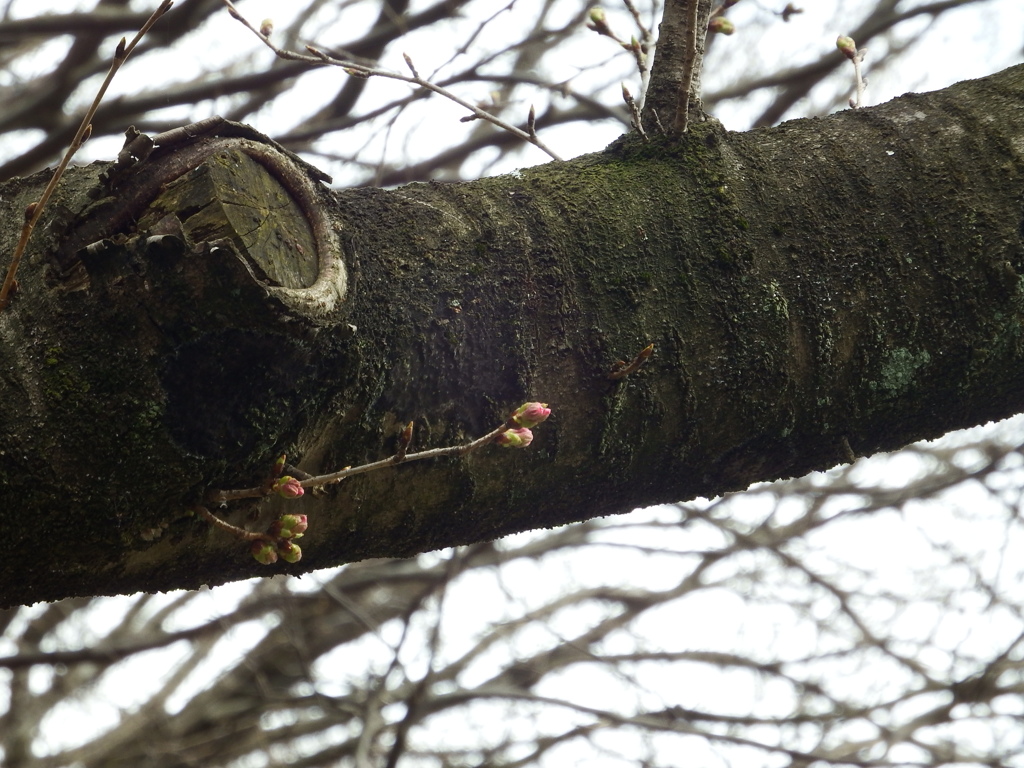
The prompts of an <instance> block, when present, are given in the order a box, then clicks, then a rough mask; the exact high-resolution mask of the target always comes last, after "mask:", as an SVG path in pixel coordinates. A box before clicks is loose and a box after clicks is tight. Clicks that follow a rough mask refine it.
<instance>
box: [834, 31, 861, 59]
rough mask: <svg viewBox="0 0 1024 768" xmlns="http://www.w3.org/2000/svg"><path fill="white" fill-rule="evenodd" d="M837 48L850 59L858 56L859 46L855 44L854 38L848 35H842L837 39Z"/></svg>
mask: <svg viewBox="0 0 1024 768" xmlns="http://www.w3.org/2000/svg"><path fill="white" fill-rule="evenodd" d="M836 48H838V49H839V51H840V52H841V53H842V54H843V56H845V57H846V58H848V59H851V60H852V59H854V58H856V56H857V44H856V43H855V42H853V38H852V37H847V36H846V35H840V36H839V37H837V38H836Z"/></svg>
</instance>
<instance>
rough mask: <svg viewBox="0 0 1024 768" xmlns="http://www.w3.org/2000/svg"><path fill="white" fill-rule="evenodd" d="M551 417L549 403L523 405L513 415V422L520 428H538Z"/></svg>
mask: <svg viewBox="0 0 1024 768" xmlns="http://www.w3.org/2000/svg"><path fill="white" fill-rule="evenodd" d="M550 415H551V409H550V408H548V404H547V403H523V404H522V405H520V406H519V407H518V408H516V410H515V412H514V413H513V414H512V421H514V422H515V423H516V424H518V425H519V426H520V427H526V428H528V429H529V428H530V427H536V426H537V425H538V424H540V423H541V422H542V421H544V420H546V419H547V417H548V416H550Z"/></svg>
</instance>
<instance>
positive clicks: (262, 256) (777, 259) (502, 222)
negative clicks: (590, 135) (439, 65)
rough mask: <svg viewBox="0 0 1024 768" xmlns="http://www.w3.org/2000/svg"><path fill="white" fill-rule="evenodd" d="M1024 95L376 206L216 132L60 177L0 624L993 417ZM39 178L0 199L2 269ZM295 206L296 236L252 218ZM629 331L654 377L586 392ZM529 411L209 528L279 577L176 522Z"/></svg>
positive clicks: (232, 514) (650, 497) (9, 415)
mask: <svg viewBox="0 0 1024 768" xmlns="http://www.w3.org/2000/svg"><path fill="white" fill-rule="evenodd" d="M1022 103H1024V66H1021V67H1015V68H1012V69H1009V70H1006V71H1004V72H1002V73H1000V74H998V75H993V76H991V77H989V78H985V79H983V80H978V81H972V82H967V83H962V84H959V85H956V86H954V87H952V88H949V89H947V90H945V91H941V92H937V93H933V94H926V95H916V96H907V97H904V98H901V99H899V100H896V101H894V102H892V103H889V104H886V105H883V106H880V107H877V108H872V109H865V110H858V111H855V112H854V111H851V112H844V113H841V114H838V115H835V116H833V117H830V118H827V119H815V120H800V121H794V122H790V123H786V124H784V125H782V126H780V127H779V128H777V129H771V130H759V131H755V132H752V133H748V134H732V133H725V132H723V131H721V130H720V129H719V128H718V127H716V126H715V124H714V123H705V124H694V125H691V128H690V132H689V133H688V134H686V135H685V136H683V137H682V138H680V139H667V138H663V139H657V138H656V139H655V140H654V141H652V142H651V143H649V144H644V143H640V142H639V141H638V140H636V139H634V138H633V137H626V138H624V139H622V140H620V141H618V142H616V143H615V144H614V145H612V146H611V147H609V148H608V150H607V151H605V152H603V153H600V154H597V155H591V156H587V157H582V158H579V159H577V160H574V161H571V162H566V163H556V164H549V165H545V166H542V167H539V168H532V169H529V170H524V171H522V172H521V173H518V174H514V175H509V176H503V177H499V178H491V179H482V180H480V181H476V182H472V183H465V184H424V185H413V186H410V187H405V188H402V189H398V190H394V191H385V190H378V189H362V190H343V191H335V192H330V191H328V190H327V189H326V187H324V188H322V189H319V190H317V191H315V192H311V193H305V192H302V191H301V190H299V191H298V192H297V193H295V189H296V187H302V188H306V187H308V186H309V184H308V183H307V182H305V181H303V180H302V179H299V176H297V174H304V173H306V169H304V168H302V167H301V166H295V167H294V168H293V169H292V170H291V171H288V172H281V171H280V170H278V171H273V172H272V173H270V175H271V177H273V178H272V179H271V180H270V181H269V182H266V183H263V182H254V181H251V180H243V181H239V179H240V178H243V177H239V176H236V174H239V173H243V172H244V173H256V174H257V177H258V176H259V174H261V173H265V172H268V171H267V165H265V164H264V161H261V160H260V155H261V152H262V150H260V149H259V147H260V146H267V145H265V144H263V143H262V142H261V141H260V139H259V137H258V136H256V135H248V136H247V137H246V134H245V132H244V131H239V130H236V129H231V130H227V131H223V130H222V132H225V133H228V134H230V133H232V131H234V132H235V134H236V135H235V136H234V137H230V136H229V137H227V138H220V139H209V138H208V137H207V138H205V139H198V140H186V141H184V142H182V143H180V144H178V145H171V146H169V147H168V148H167V149H166V150H158V151H157V152H155V153H153V155H151V156H149V157H147V158H145V159H143V160H142V161H141V162H139V163H137V164H136V165H135V166H134V167H132V168H124V169H120V170H114V171H111V169H110V167H109V166H103V165H96V166H91V167H89V168H84V169H80V170H77V171H76V172H75V173H73V174H72V175H71V176H70V177H69V178H68V179H67V181H66V182H65V183H64V185H63V189H62V192H61V193H60V194H61V199H60V203H59V205H58V206H55V207H54V208H53V210H52V213H51V215H50V217H49V219H48V225H47V226H46V227H45V228H43V229H42V230H40V231H39V232H38V233H37V235H36V236H35V239H34V241H33V246H32V251H31V259H30V260H28V261H27V263H26V264H24V265H23V267H22V272H21V275H20V278H21V284H20V291H19V293H18V294H17V295H16V296H15V299H14V301H13V303H12V305H11V306H10V307H9V309H8V310H7V311H5V312H4V313H2V314H0V337H2V339H0V344H2V346H0V350H2V351H0V355H2V357H0V397H2V402H3V404H4V407H3V409H2V411H0V516H2V530H3V531H4V536H5V542H6V548H5V555H4V558H3V561H2V564H0V604H4V605H7V604H15V603H25V602H30V601H35V600H44V599H55V598H59V597H65V596H69V595H90V594H111V593H118V592H128V591H135V590H164V589H171V588H178V587H196V586H199V585H202V584H217V583H221V582H224V581H228V580H231V579H237V578H242V577H246V576H251V575H254V574H259V575H268V574H270V573H274V572H279V571H286V572H290V573H299V572H303V571H306V570H309V569H313V568H321V567H324V566H329V565H335V564H339V563H344V562H349V561H353V560H357V559H360V558H368V557H375V556H404V555H412V554H414V553H417V552H422V551H426V550H430V549H434V548H437V547H443V546H448V545H455V544H463V543H467V542H472V541H479V540H483V539H489V538H492V537H496V536H500V535H503V534H507V533H511V532H513V531H521V530H526V529H530V528H536V527H543V526H552V525H557V524H560V523H566V522H569V521H574V520H580V519H583V518H587V517H592V516H596V515H605V514H611V513H617V512H623V511H626V510H628V509H631V508H633V507H636V506H640V505H647V504H654V503H658V502H672V501H676V500H681V499H687V498H691V497H694V496H698V495H704V496H710V495H714V494H718V493H722V492H725V491H730V490H736V489H740V488H744V487H746V486H747V485H749V484H750V483H752V482H755V481H758V480H771V479H775V478H780V477H786V476H792V475H801V474H804V473H806V472H808V471H811V470H815V469H825V468H827V467H831V466H834V465H836V464H837V463H840V462H843V461H847V460H849V458H851V457H852V456H853V455H865V454H870V453H873V452H876V451H884V450H890V449H895V448H898V447H900V446H902V445H905V444H906V443H908V442H911V441H913V440H916V439H920V438H927V437H935V436H938V435H940V434H942V433H944V432H946V431H948V430H951V429H955V428H958V427H965V426H969V425H973V424H978V423H982V422H985V421H987V420H991V419H998V418H1000V417H1004V416H1008V415H1010V414H1013V413H1015V412H1018V411H1020V410H1021V409H1022V408H1024V388H1022V386H1021V383H1020V382H1021V381H1022V380H1024V335H1022V333H1021V317H1022V309H1024V306H1022V301H1024V282H1022V275H1024V250H1022V246H1024V243H1022V241H1024V214H1022V211H1021V192H1022V184H1021V173H1022V170H1024V121H1022V120H1021V119H1020V116H1021V106H1022ZM240 136H241V138H240ZM204 142H209V143H208V144H207V143H204ZM218 142H219V143H218ZM239 142H241V144H239ZM246 142H248V143H246ZM240 146H241V149H240V148H239V147H240ZM253 147H256V149H253ZM161 152H162V154H161ZM267 152H269V150H267ZM139 154H140V156H141V155H145V152H141V153H139ZM264 154H266V153H264ZM204 155H205V156H206V157H207V159H205V160H200V159H199V158H200V157H201V156H204ZM253 156H255V157H256V159H255V160H252V157H253ZM125 165H127V164H125ZM270 165H271V166H273V162H271V163H270ZM193 166H198V167H197V169H196V170H194V171H189V170H188V169H189V168H191V167H193ZM243 167H248V170H247V171H245V170H243ZM271 170H273V169H271ZM103 173H106V174H107V176H106V180H101V178H100V177H101V174H103ZM172 176H184V177H187V178H188V179H189V180H190V181H192V182H195V184H193V185H192V186H193V187H194V188H195V189H198V192H192V191H189V192H188V193H186V192H184V191H181V192H180V194H179V191H178V190H179V189H180V188H181V186H182V185H180V184H178V185H175V186H174V187H173V190H172V193H171V194H168V195H163V196H162V197H161V198H160V200H159V202H157V204H156V206H155V208H156V210H155V212H153V211H152V210H151V211H150V212H149V213H147V212H146V211H145V209H146V207H147V206H148V205H149V204H150V203H151V200H150V198H151V197H153V195H154V194H156V192H157V191H158V188H162V187H164V186H166V185H165V184H164V183H163V182H164V181H166V179H165V178H164V177H167V178H170V177H172ZM248 178H250V179H251V178H252V177H248ZM297 179H298V180H297ZM44 182H45V177H44V176H43V175H39V176H35V177H31V178H28V179H23V180H16V181H14V182H11V183H8V184H7V185H5V186H4V187H3V188H2V190H0V192H2V201H0V202H2V206H3V217H2V222H3V225H2V231H0V244H2V246H3V252H5V253H9V252H10V249H11V247H12V243H13V242H14V240H15V239H16V237H17V233H18V229H19V227H20V222H21V216H22V211H23V209H24V207H25V205H26V204H27V203H28V202H29V201H31V200H33V199H34V196H37V195H38V193H39V190H40V188H41V185H42V184H43V183H44ZM147 189H148V191H144V190H147ZM239 189H243V190H244V192H245V194H241V193H239V191H238V190H239ZM289 189H291V190H292V192H293V194H291V195H289V194H287V190H289ZM140 190H143V191H140ZM196 195H198V197H196ZM218 200H219V202H218ZM286 206H295V208H294V210H292V212H290V213H289V212H287V211H286V212H285V214H284V216H285V218H286V219H289V220H293V221H294V227H292V228H291V229H290V230H287V231H284V230H281V229H280V228H277V229H269V230H268V228H266V227H262V228H261V226H260V225H261V223H263V222H264V220H265V219H267V218H268V217H269V216H271V214H272V213H273V212H274V211H275V210H276V209H285V207H286ZM311 208H316V209H318V210H319V211H320V212H321V214H322V215H323V216H326V217H327V218H326V221H328V222H329V224H330V230H331V231H332V232H333V233H334V234H330V233H327V234H326V235H325V234H324V233H322V232H321V233H320V236H319V237H318V235H317V227H318V225H317V223H316V222H317V220H316V216H315V215H313V212H312V211H311V210H310V209H311ZM303 209H305V212H304V213H303ZM310 215H312V216H313V218H312V220H311V222H307V221H306V219H307V218H308V217H309V216H310ZM232 231H233V232H234V234H232ZM282 232H283V234H282ZM335 236H336V238H337V241H336V243H334V244H332V243H331V242H330V240H331V238H332V237H335ZM275 237H277V238H280V239H281V242H279V243H276V244H275V243H273V242H270V240H271V238H275ZM325 237H326V238H327V239H326V240H325V239H324V238H325ZM318 243H319V244H318ZM86 246H88V247H86ZM264 246H265V247H264ZM317 248H319V249H321V250H320V252H319V253H318V255H316V256H314V255H313V253H312V251H314V250H316V249H317ZM331 248H335V249H337V250H338V252H339V254H340V256H341V258H342V260H343V261H344V265H345V268H346V273H347V287H344V286H342V285H341V283H340V273H339V274H332V275H329V280H327V281H326V282H327V283H328V288H329V290H327V291H326V292H325V291H324V280H323V279H322V278H323V277H324V274H323V273H324V271H325V268H326V267H327V265H329V264H330V262H331V254H330V253H329V252H328V250H329V249H331ZM311 285H312V287H310V286H311ZM282 286H284V287H285V289H282ZM343 291H345V295H344V298H343V300H338V299H340V297H341V294H342V292H343ZM310 293H313V294H315V296H314V299H315V300H313V301H307V300H306V299H307V298H308V296H309V295H310ZM325 297H326V298H325ZM335 300H337V301H335ZM332 301H335V303H334V304H333V305H332V304H331V302H332ZM648 343H654V344H655V347H656V352H655V354H654V356H653V357H652V358H651V359H650V360H649V361H648V363H647V364H646V365H645V366H644V367H642V368H641V369H640V370H639V371H637V372H636V373H633V374H631V375H630V376H628V377H626V378H625V379H622V380H619V381H612V380H609V379H608V377H607V374H608V372H609V370H610V369H611V367H612V365H613V364H614V362H615V361H616V360H619V359H626V360H628V359H630V358H631V357H632V356H633V355H635V354H636V353H637V352H638V351H639V350H640V349H641V348H643V347H644V346H645V345H647V344H648ZM528 399H538V400H543V401H546V402H548V403H550V404H551V405H552V407H553V408H554V416H553V417H552V418H551V420H549V422H548V423H546V424H544V425H543V426H541V427H540V428H538V429H537V430H536V433H537V439H536V440H535V442H534V444H533V446H531V447H530V448H529V449H527V450H523V451H506V450H502V449H499V448H497V447H488V448H486V449H484V450H483V451H480V452H477V453H473V454H471V455H469V456H467V457H465V458H463V459H460V460H448V459H445V460H438V461H432V462H421V463H417V464H409V465H403V466H398V467H395V468H389V469H385V470H382V471H379V472H375V473H370V474H367V475H362V476H359V477H357V478H353V479H349V480H346V481H344V482H343V483H341V484H340V485H338V486H333V487H331V488H329V489H328V490H327V492H326V493H325V494H322V495H314V494H307V495H306V496H305V497H304V498H303V499H301V500H299V501H292V502H285V501H283V500H276V501H272V502H265V503H262V504H259V505H244V504H235V505H233V506H232V507H230V508H228V509H226V510H222V511H221V513H222V514H223V516H224V517H226V518H227V519H229V520H231V521H232V522H235V523H237V524H240V525H251V526H253V527H258V526H259V525H263V524H265V521H266V519H267V518H268V516H270V515H273V514H277V512H278V511H280V509H282V508H285V506H286V505H287V508H289V509H293V510H299V511H302V512H305V513H307V514H309V516H310V521H311V527H310V531H309V533H308V534H307V536H306V538H305V539H304V540H303V549H304V557H303V559H302V561H301V562H300V563H298V564H295V565H286V564H283V563H281V564H278V565H276V566H272V567H264V566H260V565H258V564H257V563H255V561H253V560H252V558H251V557H250V555H249V554H248V552H247V549H246V547H245V546H244V545H243V544H241V543H240V542H238V541H237V540H235V539H233V538H231V537H229V536H228V535H226V534H225V533H223V532H222V531H219V530H215V529H212V528H211V527H210V526H209V525H207V524H206V523H205V522H204V521H202V520H200V519H197V518H195V517H189V516H186V515H185V514H184V513H185V510H186V509H187V507H188V506H189V505H190V504H192V503H195V502H196V501H198V500H200V499H201V498H202V497H203V495H204V493H206V492H207V491H208V490H209V489H210V488H233V487H244V486H251V485H253V484H255V483H257V482H259V480H260V479H261V478H262V477H263V476H265V474H266V472H267V470H268V468H269V466H270V464H271V462H272V461H273V459H274V458H275V456H276V455H278V454H279V453H280V452H282V451H286V452H288V454H289V457H290V459H292V460H295V461H297V462H299V464H300V466H301V467H302V468H303V469H305V470H307V471H310V472H321V471H330V470H332V469H336V468H338V467H341V466H344V465H348V464H355V463H362V462H365V461H371V460H375V459H378V458H383V457H385V456H387V455H389V454H390V453H391V452H392V451H393V450H394V448H395V443H396V435H397V433H398V431H399V429H400V428H401V426H402V425H403V424H404V423H405V422H407V421H408V420H415V421H416V423H417V425H418V430H417V433H416V438H415V444H414V449H418V448H424V447H433V446H442V445H448V444H452V443H455V442H459V441H464V440H467V439H469V438H472V437H475V436H477V435H480V434H482V433H484V432H485V431H487V430H489V429H490V428H492V427H493V426H495V425H497V424H498V423H500V422H501V420H502V419H503V418H504V417H505V416H506V415H507V414H508V412H509V411H510V410H511V409H512V408H513V407H515V406H516V405H518V404H519V403H521V402H523V401H525V400H528ZM256 515H259V516H261V517H260V520H255V519H254V516H256ZM157 534H160V535H157Z"/></svg>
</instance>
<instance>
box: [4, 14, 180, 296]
mask: <svg viewBox="0 0 1024 768" xmlns="http://www.w3.org/2000/svg"><path fill="white" fill-rule="evenodd" d="M172 5H174V3H173V0H163V2H162V3H160V6H159V7H158V8H157V9H156V10H155V11H153V13H152V14H151V15H150V17H149V18H148V19H147V20H146V23H145V24H143V25H142V27H141V28H140V29H139V31H138V32H137V33H136V35H135V37H133V38H132V41H131V42H130V43H127V44H126V43H125V38H123V37H122V38H121V41H120V42H119V43H118V44H117V50H115V51H114V59H113V61H111V62H110V69H109V71H108V72H107V76H106V77H105V78H104V79H103V84H102V85H100V89H99V91H98V92H97V93H96V98H94V99H93V100H92V104H91V105H90V106H89V109H88V111H86V113H85V117H83V118H82V123H81V125H79V126H78V131H77V132H76V133H75V137H74V138H73V139H72V140H71V145H70V146H69V147H68V151H67V152H65V153H64V157H63V158H61V161H60V165H58V166H57V170H56V171H54V173H53V176H52V177H51V178H50V183H49V184H47V185H46V189H44V190H43V194H42V195H41V196H40V198H39V199H38V200H37V201H36V202H34V203H31V204H30V205H29V206H28V207H27V208H26V209H25V224H24V225H23V226H22V228H21V237H20V238H19V239H18V245H17V247H16V248H15V249H14V256H13V257H11V266H10V267H9V268H8V269H7V276H6V277H5V278H4V282H3V286H0V310H4V309H6V308H7V305H8V304H10V302H11V292H12V291H13V290H14V287H15V285H16V281H15V275H17V273H18V266H19V265H20V264H21V259H22V257H23V256H24V255H25V248H26V247H27V246H28V239H29V237H31V236H32V231H33V230H34V229H35V226H36V224H37V223H38V222H39V219H40V217H42V215H43V210H44V209H45V207H46V204H47V203H48V202H49V201H50V197H52V196H53V192H54V190H55V189H56V188H57V183H58V182H59V181H60V180H61V177H62V176H63V175H64V171H65V170H67V167H68V164H69V163H70V162H71V158H72V157H74V156H75V153H76V152H77V151H78V150H79V149H80V148H81V146H82V145H83V144H84V143H85V142H86V141H87V140H88V139H89V136H90V135H91V134H92V119H93V117H95V116H96V110H97V109H99V106H100V103H101V102H102V101H103V97H104V96H105V95H106V93H107V88H108V87H109V86H110V83H111V81H112V80H113V79H114V75H116V74H117V71H118V70H119V69H120V68H121V65H122V64H124V63H125V61H126V60H127V59H128V57H129V56H130V55H131V53H132V51H134V50H135V46H136V45H138V44H139V41H140V40H142V38H143V37H145V35H146V33H147V32H149V30H150V29H152V27H153V25H154V24H156V22H157V21H158V20H159V19H160V17H161V16H163V15H164V14H165V13H167V11H169V10H170V9H171V6H172Z"/></svg>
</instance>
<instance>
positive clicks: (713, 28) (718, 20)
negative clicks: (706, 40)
mask: <svg viewBox="0 0 1024 768" xmlns="http://www.w3.org/2000/svg"><path fill="white" fill-rule="evenodd" d="M708 31H709V32H717V33H718V34H720V35H731V34H732V33H733V32H735V31H736V25H735V24H733V23H732V22H731V21H729V20H728V19H727V18H725V17H724V16H716V17H715V18H713V19H712V20H711V21H709V22H708Z"/></svg>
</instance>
